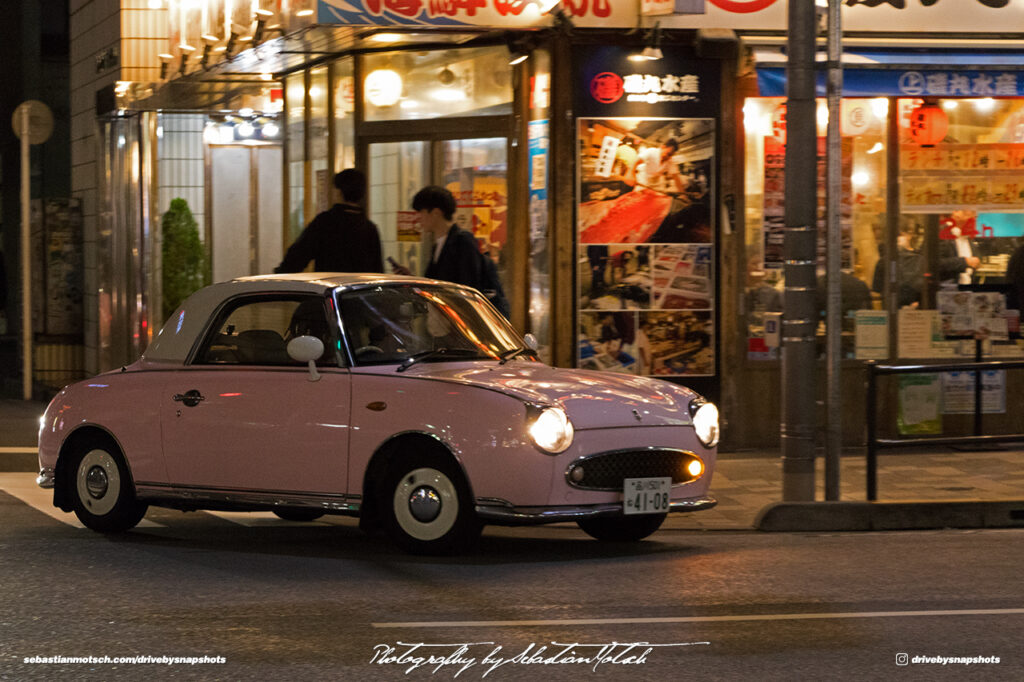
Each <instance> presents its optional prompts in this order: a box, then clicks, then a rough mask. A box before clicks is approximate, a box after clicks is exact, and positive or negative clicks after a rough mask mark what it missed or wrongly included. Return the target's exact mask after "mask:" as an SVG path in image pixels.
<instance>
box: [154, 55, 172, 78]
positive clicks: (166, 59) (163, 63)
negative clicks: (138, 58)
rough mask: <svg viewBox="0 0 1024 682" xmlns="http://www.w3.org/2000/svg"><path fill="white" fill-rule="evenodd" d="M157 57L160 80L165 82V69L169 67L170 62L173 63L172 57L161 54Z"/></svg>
mask: <svg viewBox="0 0 1024 682" xmlns="http://www.w3.org/2000/svg"><path fill="white" fill-rule="evenodd" d="M157 56H158V57H159V58H160V80H167V69H168V68H169V67H170V65H171V62H172V61H174V55H173V54H168V53H166V52H161V53H160V54H159V55H157Z"/></svg>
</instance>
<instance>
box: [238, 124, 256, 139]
mask: <svg viewBox="0 0 1024 682" xmlns="http://www.w3.org/2000/svg"><path fill="white" fill-rule="evenodd" d="M237 130H238V136H239V137H252V136H253V133H255V132H256V128H255V127H254V126H253V124H252V123H249V122H248V121H243V122H242V123H240V124H239V125H238V128H237Z"/></svg>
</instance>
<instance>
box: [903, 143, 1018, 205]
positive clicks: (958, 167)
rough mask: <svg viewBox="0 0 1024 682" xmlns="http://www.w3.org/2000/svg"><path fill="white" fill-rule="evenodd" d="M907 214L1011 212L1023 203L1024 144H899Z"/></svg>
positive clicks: (904, 202)
mask: <svg viewBox="0 0 1024 682" xmlns="http://www.w3.org/2000/svg"><path fill="white" fill-rule="evenodd" d="M900 193H901V197H900V198H901V201H902V207H903V211H904V212H905V213H941V212H949V211H954V210H975V211H978V210H993V211H999V210H1004V211H1005V210H1007V209H1008V208H1010V207H1013V208H1014V209H1016V208H1019V206H1020V205H1021V204H1024V144H941V145H935V146H933V147H921V146H919V145H915V144H904V145H901V146H900Z"/></svg>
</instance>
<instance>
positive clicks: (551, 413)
mask: <svg viewBox="0 0 1024 682" xmlns="http://www.w3.org/2000/svg"><path fill="white" fill-rule="evenodd" d="M529 432H530V438H532V439H533V442H534V443H536V445H537V447H538V448H540V449H541V450H544V451H545V452H550V453H552V454H558V453H559V452H563V451H564V450H565V449H566V448H567V447H569V446H570V445H572V435H573V431H572V422H570V421H569V417H568V416H566V414H565V410H563V409H562V408H560V407H548V408H545V409H543V410H541V413H540V414H538V415H537V417H536V418H535V419H534V420H533V422H532V423H531V424H530V426H529Z"/></svg>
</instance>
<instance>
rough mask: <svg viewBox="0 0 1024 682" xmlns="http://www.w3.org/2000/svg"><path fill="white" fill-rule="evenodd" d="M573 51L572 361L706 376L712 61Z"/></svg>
mask: <svg viewBox="0 0 1024 682" xmlns="http://www.w3.org/2000/svg"><path fill="white" fill-rule="evenodd" d="M630 52H631V50H629V49H627V48H622V47H586V48H581V49H580V50H579V52H578V53H577V55H576V56H577V57H578V59H577V61H576V64H577V67H576V76H577V79H576V82H577V83H578V86H577V91H576V98H575V106H576V111H577V115H578V116H579V118H577V131H576V132H577V143H578V152H579V157H578V161H577V180H578V182H577V197H576V199H577V202H576V224H577V250H578V252H577V258H578V261H577V262H578V267H577V275H578V276H577V309H578V311H579V313H578V339H579V348H578V362H579V365H580V366H581V367H583V368H590V369H600V370H605V371H614V372H622V373H627V374H636V375H654V376H711V375H714V374H715V371H716V369H715V367H716V357H715V272H714V263H715V250H714V249H715V245H714V235H715V227H714V226H715V207H716V205H717V202H716V200H715V196H716V194H715V188H714V177H715V132H716V117H717V115H718V111H719V106H718V103H719V98H720V92H719V72H718V65H717V64H716V63H715V62H713V61H708V62H704V61H701V60H696V59H687V58H686V57H685V55H683V53H681V52H680V53H676V54H675V55H674V56H673V57H669V58H667V59H662V60H656V61H648V62H636V61H630V60H629V55H630Z"/></svg>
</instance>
